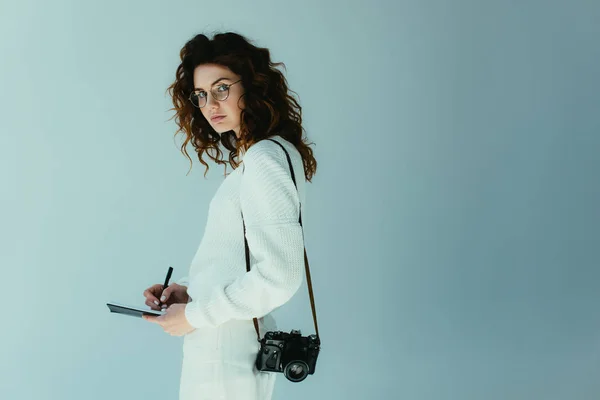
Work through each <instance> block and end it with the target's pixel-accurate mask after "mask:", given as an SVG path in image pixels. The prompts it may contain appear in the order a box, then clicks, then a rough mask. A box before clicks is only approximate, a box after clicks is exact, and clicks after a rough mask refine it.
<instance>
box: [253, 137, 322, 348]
mask: <svg viewBox="0 0 600 400" xmlns="http://www.w3.org/2000/svg"><path fill="white" fill-rule="evenodd" d="M267 140H270V141H272V142H275V143H277V144H278V145H279V147H281V148H282V149H283V151H284V152H285V156H286V157H287V161H288V165H289V166H290V172H291V173H292V180H293V181H294V186H295V187H296V190H298V185H296V177H295V175H294V168H293V167H292V161H291V159H290V155H289V153H288V151H287V150H286V149H285V147H283V145H282V144H281V143H279V142H278V141H276V140H273V139H267ZM299 222H300V226H301V227H302V204H300V218H299ZM242 224H244V245H245V247H246V271H247V272H250V249H249V248H248V240H247V239H246V224H245V223H244V215H243V213H242ZM302 230H303V232H302V234H303V236H304V228H303V227H302ZM304 266H305V269H306V281H307V284H308V295H309V297H310V306H311V308H312V315H313V321H314V323H315V331H316V334H317V337H319V327H318V325H317V312H316V311H315V299H314V297H313V290H312V282H311V279H310V268H309V266H308V257H307V256H306V245H305V246H304ZM252 320H253V321H254V329H256V337H257V338H258V341H260V333H259V331H258V321H257V319H256V318H253V319H252Z"/></svg>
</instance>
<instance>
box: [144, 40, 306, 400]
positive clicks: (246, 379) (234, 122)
mask: <svg viewBox="0 0 600 400" xmlns="http://www.w3.org/2000/svg"><path fill="white" fill-rule="evenodd" d="M180 56H181V64H180V65H179V66H178V68H177V73H176V80H175V82H174V83H173V84H172V85H171V86H170V87H169V89H168V90H169V93H170V94H171V96H172V97H173V104H174V105H175V108H174V110H175V111H176V115H175V117H176V122H177V125H178V127H179V129H178V130H177V132H176V134H177V133H179V132H183V133H184V134H185V136H186V137H185V141H184V143H183V145H182V148H181V150H182V153H184V154H185V155H186V156H187V157H188V159H190V162H191V158H190V157H189V155H188V153H187V152H186V150H185V147H186V145H187V144H188V143H191V144H192V145H193V146H194V148H195V150H196V152H197V153H198V159H199V160H200V162H201V163H202V164H203V165H204V166H205V167H206V170H205V173H204V175H205V176H206V173H207V172H208V168H209V167H208V164H207V163H206V162H205V161H204V160H203V158H202V156H203V154H204V153H206V154H208V156H209V157H210V158H211V159H212V160H213V161H215V162H216V163H217V164H221V165H225V176H226V178H225V179H224V181H223V182H222V184H221V185H220V187H219V188H218V190H217V192H216V194H215V195H214V197H213V199H212V201H211V203H210V206H209V210H208V218H207V223H206V227H205V231H204V235H203V237H202V240H201V242H200V246H199V248H198V250H197V252H196V255H195V256H194V258H193V260H192V263H191V265H190V269H189V274H188V276H187V277H184V278H182V279H180V280H179V281H178V282H177V283H174V284H172V285H169V287H168V288H167V289H165V290H164V291H163V287H162V285H161V284H156V285H153V286H152V287H150V288H148V289H147V290H146V291H144V296H145V297H146V304H147V305H148V306H150V307H151V308H152V309H154V310H159V309H161V308H162V309H166V314H165V315H162V316H160V317H152V316H148V317H144V319H146V320H148V321H151V322H154V323H157V324H159V325H160V326H161V327H162V328H163V329H164V330H165V332H167V333H169V334H171V335H177V336H182V335H185V336H184V343H183V350H184V351H183V354H184V356H183V366H182V374H181V382H180V394H179V399H180V400H200V399H211V400H215V399H235V400H268V399H271V395H272V392H273V387H274V384H275V378H276V373H274V372H260V371H258V370H257V369H256V367H255V366H254V362H255V360H256V355H257V353H258V351H259V349H260V343H259V342H258V341H257V339H256V331H255V328H254V324H253V321H252V318H254V317H256V318H257V319H258V322H259V331H260V335H261V337H262V336H264V333H265V332H267V331H272V330H277V325H276V323H275V320H274V318H273V317H272V316H271V314H270V313H271V312H272V311H273V310H274V309H276V308H278V307H280V306H281V305H283V304H285V303H286V302H287V301H288V300H289V299H290V298H291V297H292V296H293V295H294V294H295V293H296V291H297V290H298V288H299V286H300V285H301V283H302V279H303V271H304V240H303V232H302V228H301V226H300V224H299V216H300V208H301V204H302V205H303V204H304V199H305V185H306V182H307V181H308V182H310V181H311V178H312V176H313V175H314V173H315V172H316V168H317V162H316V160H315V158H314V157H313V152H312V149H311V148H310V147H309V146H308V145H307V144H306V143H305V142H304V141H303V138H302V133H303V128H302V117H301V107H300V106H299V105H298V103H297V102H296V101H295V100H294V98H292V97H291V96H290V95H289V93H288V88H287V82H286V79H285V77H284V76H283V74H282V73H281V72H280V71H278V70H277V69H275V68H274V67H275V66H277V65H281V64H282V63H276V64H274V63H272V62H271V59H270V53H269V50H268V49H265V48H259V47H255V46H254V45H252V44H251V43H249V41H248V40H247V39H246V38H244V37H243V36H241V35H238V34H235V33H223V34H217V35H215V36H214V38H213V39H212V40H209V39H208V38H207V37H206V36H205V35H197V36H195V37H194V38H193V39H191V40H190V41H189V42H187V43H186V44H185V46H184V47H183V49H181V52H180ZM268 139H273V140H276V141H277V142H279V143H280V144H281V145H283V147H284V148H285V149H286V150H287V152H288V153H289V156H290V159H291V162H292V166H293V169H294V171H295V177H296V184H297V188H296V186H295V185H294V182H293V181H292V177H291V172H290V170H289V165H288V161H287V157H286V154H285V152H284V150H283V149H282V148H281V147H280V146H279V145H278V144H277V143H274V142H272V141H271V140H268ZM222 150H226V151H229V155H228V160H227V161H224V160H223V159H222V158H221V156H222V154H223V152H222ZM227 165H230V166H231V167H232V169H233V172H231V173H229V174H227V173H226V172H227ZM238 167H240V168H238ZM302 173H304V178H305V179H302V176H303V174H302ZM190 208H191V209H192V210H193V211H196V209H195V207H194V205H193V202H191V207H190ZM242 218H243V220H242ZM244 225H245V231H246V238H247V241H248V247H249V250H250V266H251V269H250V272H247V271H246V257H245V245H244ZM163 303H164V304H163ZM166 307H168V308H166Z"/></svg>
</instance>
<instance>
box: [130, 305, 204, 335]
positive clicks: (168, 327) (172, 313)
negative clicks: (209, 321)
mask: <svg viewBox="0 0 600 400" xmlns="http://www.w3.org/2000/svg"><path fill="white" fill-rule="evenodd" d="M186 306H187V304H173V305H170V306H169V307H168V308H167V312H166V313H165V314H164V315H161V316H160V317H157V316H155V315H143V316H142V318H143V319H145V320H146V321H150V322H154V323H155V324H158V325H160V326H161V327H162V328H163V329H164V331H165V332H167V333H168V334H170V335H171V336H183V335H187V334H188V333H190V332H192V331H194V330H196V328H194V327H193V326H192V325H190V323H189V322H188V320H187V318H186V317H185V307H186Z"/></svg>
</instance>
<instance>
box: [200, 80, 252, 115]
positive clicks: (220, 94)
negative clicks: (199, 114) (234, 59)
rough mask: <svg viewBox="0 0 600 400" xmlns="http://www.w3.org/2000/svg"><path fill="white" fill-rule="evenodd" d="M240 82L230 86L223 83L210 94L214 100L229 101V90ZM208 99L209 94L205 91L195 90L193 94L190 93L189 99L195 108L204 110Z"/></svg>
mask: <svg viewBox="0 0 600 400" xmlns="http://www.w3.org/2000/svg"><path fill="white" fill-rule="evenodd" d="M238 82H241V79H240V80H239V81H236V82H233V83H230V84H226V83H222V84H220V85H219V86H217V87H214V88H212V89H211V90H210V93H211V94H212V96H213V98H214V99H216V100H219V101H225V100H227V97H229V88H230V87H231V86H233V85H235V84H236V83H238ZM207 98H208V94H207V93H206V92H205V91H204V90H194V91H193V92H192V93H190V97H189V99H190V101H191V102H192V104H193V105H194V107H198V108H202V107H204V106H205V105H206V100H207Z"/></svg>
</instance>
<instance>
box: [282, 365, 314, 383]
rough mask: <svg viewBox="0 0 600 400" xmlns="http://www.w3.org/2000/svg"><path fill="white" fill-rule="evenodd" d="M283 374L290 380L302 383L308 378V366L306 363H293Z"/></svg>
mask: <svg viewBox="0 0 600 400" xmlns="http://www.w3.org/2000/svg"><path fill="white" fill-rule="evenodd" d="M283 373H284V375H285V377H286V378H287V379H288V380H290V381H292V382H300V381H303V380H304V379H305V378H306V377H307V376H308V365H307V364H306V363H305V362H304V361H299V360H296V361H292V362H290V363H289V364H288V365H287V366H286V367H285V370H284V371H283Z"/></svg>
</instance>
